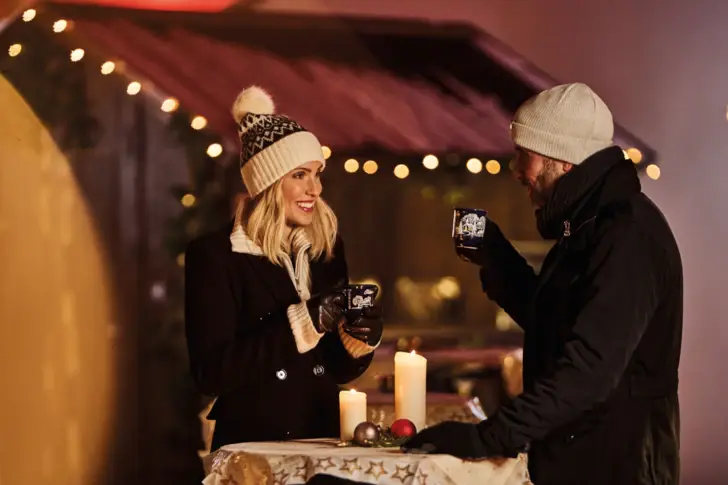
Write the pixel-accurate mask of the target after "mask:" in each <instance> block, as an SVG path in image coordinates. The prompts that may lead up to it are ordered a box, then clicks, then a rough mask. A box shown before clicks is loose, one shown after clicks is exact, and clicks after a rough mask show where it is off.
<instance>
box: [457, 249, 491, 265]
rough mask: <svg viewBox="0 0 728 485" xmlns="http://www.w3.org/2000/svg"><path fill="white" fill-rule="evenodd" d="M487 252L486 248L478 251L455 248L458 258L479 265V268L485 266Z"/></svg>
mask: <svg viewBox="0 0 728 485" xmlns="http://www.w3.org/2000/svg"><path fill="white" fill-rule="evenodd" d="M485 251H486V250H485V248H484V247H482V246H481V247H479V248H477V249H471V248H459V247H457V246H455V252H456V253H457V255H458V256H460V259H462V260H463V261H466V262H468V263H474V264H477V265H478V266H483V265H484V264H485V258H486V254H485Z"/></svg>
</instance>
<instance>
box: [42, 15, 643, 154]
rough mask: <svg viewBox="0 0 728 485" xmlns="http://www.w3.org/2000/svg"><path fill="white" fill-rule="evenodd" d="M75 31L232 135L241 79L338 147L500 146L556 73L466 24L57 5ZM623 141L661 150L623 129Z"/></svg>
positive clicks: (470, 150)
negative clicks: (517, 113) (525, 105)
mask: <svg viewBox="0 0 728 485" xmlns="http://www.w3.org/2000/svg"><path fill="white" fill-rule="evenodd" d="M53 8H54V9H58V11H59V14H60V13H62V14H63V15H64V16H66V18H72V19H73V20H75V23H76V28H75V30H74V35H79V36H81V37H83V38H84V39H85V41H86V42H87V43H88V44H89V45H93V46H95V47H96V48H98V49H99V50H100V51H101V52H103V53H104V54H106V55H108V56H109V57H110V58H118V59H121V60H124V61H125V62H126V64H127V65H128V66H129V68H130V70H131V71H132V72H134V73H135V74H137V75H139V76H141V77H142V78H146V79H148V80H150V81H151V82H153V83H154V85H155V86H156V87H157V88H159V89H160V90H161V91H162V92H164V93H166V94H168V95H170V96H174V97H176V98H178V99H179V100H180V103H181V104H182V106H183V107H184V109H186V110H187V111H189V112H191V113H196V114H202V115H204V116H205V117H207V118H208V120H209V122H210V126H211V127H212V128H213V129H215V130H217V131H218V132H220V133H221V134H223V135H225V136H226V137H230V138H235V137H236V134H235V127H234V123H233V121H232V117H231V115H230V106H231V104H232V102H233V100H234V99H235V97H236V95H237V94H238V92H239V91H240V90H241V89H242V88H243V87H245V86H248V85H251V84H258V85H260V86H263V87H264V88H265V89H267V90H268V91H270V92H271V94H273V96H274V98H275V100H276V104H277V106H278V111H280V112H284V113H286V114H289V115H290V116H292V117H294V118H295V119H296V120H297V121H299V122H300V123H301V124H303V125H304V126H306V127H307V128H308V129H309V130H311V131H313V132H314V133H316V134H317V135H318V137H319V138H320V139H321V140H322V143H324V144H326V145H329V146H330V147H332V148H333V149H334V150H336V151H337V152H338V153H341V152H342V151H361V150H363V149H366V148H369V149H373V150H381V151H387V152H395V153H430V152H432V153H445V152H459V153H463V154H465V155H468V154H473V155H476V154H477V155H492V156H499V155H505V154H508V153H510V151H511V150H512V145H511V142H510V139H509V134H508V126H509V122H510V118H511V116H512V113H513V110H514V109H515V108H516V107H517V106H518V104H520V103H521V102H522V101H524V100H525V99H526V98H527V97H529V96H531V95H532V94H534V93H535V92H537V91H539V90H541V89H544V88H546V87H549V86H551V85H553V84H555V82H554V81H553V80H552V79H550V78H548V77H546V76H544V75H543V74H542V73H540V72H538V70H536V69H535V68H533V66H531V65H530V64H528V63H527V62H525V60H524V59H522V58H520V57H518V56H517V55H516V54H515V53H513V52H510V51H508V49H507V48H505V47H504V46H503V45H502V44H500V43H499V42H497V41H495V40H494V39H492V38H490V37H488V36H487V35H485V34H483V33H482V32H479V31H477V30H475V29H473V28H471V27H469V26H466V25H462V24H430V23H423V22H414V21H406V22H404V21H396V20H386V19H361V18H341V17H322V16H310V15H281V14H269V13H259V12H255V11H251V10H229V11H226V12H221V13H209V14H200V13H195V14H189V13H175V12H148V11H139V10H126V9H111V8H101V7H88V6H85V7H79V6H70V5H54V6H53ZM616 141H617V143H618V144H620V145H621V146H622V147H623V148H628V147H637V148H639V149H640V150H641V151H642V153H643V155H644V156H645V159H646V160H647V161H649V160H651V159H653V158H654V151H653V150H652V149H650V148H649V147H648V146H646V145H645V144H644V143H642V142H640V141H639V140H638V139H636V138H635V137H633V136H632V135H630V134H629V133H627V132H626V131H625V130H623V129H620V128H618V129H617V136H616Z"/></svg>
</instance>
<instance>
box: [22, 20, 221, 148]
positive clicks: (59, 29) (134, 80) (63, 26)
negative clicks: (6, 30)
mask: <svg viewBox="0 0 728 485" xmlns="http://www.w3.org/2000/svg"><path fill="white" fill-rule="evenodd" d="M37 17H38V11H37V10H36V9H34V8H29V9H27V10H25V11H24V12H23V13H22V15H21V19H22V20H23V22H32V21H33V20H35V19H36V18H37ZM51 28H52V30H53V32H54V33H56V34H63V33H65V32H69V31H70V30H72V28H73V21H72V20H67V19H57V20H55V21H54V22H53V25H52V27H51ZM23 49H24V47H23V45H22V44H20V43H14V44H11V45H10V47H8V55H9V56H10V57H17V56H19V55H22V53H23ZM85 57H86V51H85V50H84V49H82V48H73V49H72V50H71V51H70V53H69V59H70V61H71V62H80V61H81V60H83V59H84V58H85ZM99 71H100V73H101V74H102V75H104V76H108V75H111V74H113V73H117V74H121V75H126V76H127V78H129V79H130V81H129V83H128V84H127V86H126V94H128V95H129V96H136V95H138V94H139V93H141V92H142V90H144V91H145V92H147V93H148V94H150V95H152V96H153V97H155V98H158V99H160V100H161V103H160V110H161V111H163V112H164V113H174V112H175V111H177V110H178V109H179V107H180V103H179V101H178V100H177V99H176V98H174V97H171V96H164V95H161V94H160V93H159V92H158V91H157V90H156V89H155V88H154V87H153V86H152V85H151V83H145V85H143V84H142V81H141V80H139V76H134V75H133V74H132V73H131V72H130V71H129V69H128V68H127V66H126V64H125V63H124V62H122V61H119V60H116V61H113V60H107V61H104V62H103V63H102V64H101V65H100V66H99ZM190 126H191V127H192V129H194V130H198V131H199V130H203V129H205V128H206V127H207V118H205V117H204V116H202V115H199V114H197V115H194V116H192V118H191V120H190ZM223 151H224V149H223V146H222V145H221V144H220V143H211V144H210V145H209V146H208V147H207V150H206V153H207V156H209V157H210V158H217V157H219V156H220V155H222V154H223Z"/></svg>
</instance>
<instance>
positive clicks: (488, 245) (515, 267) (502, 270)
mask: <svg viewBox="0 0 728 485" xmlns="http://www.w3.org/2000/svg"><path fill="white" fill-rule="evenodd" d="M479 259H480V261H479V263H480V266H481V269H480V281H481V283H482V285H483V291H485V293H486V294H487V295H488V297H489V298H490V299H491V300H493V301H494V302H496V303H497V304H498V305H499V306H500V307H501V308H503V310H505V311H506V313H508V315H510V316H511V318H513V320H514V321H515V322H516V323H517V324H518V325H519V326H520V327H521V328H522V329H523V330H527V329H528V327H529V326H530V324H529V319H530V315H529V310H528V309H529V305H530V302H531V298H532V296H533V294H534V292H535V290H536V284H537V276H536V273H535V272H534V271H533V268H532V267H531V266H530V265H529V264H528V263H527V262H526V259H525V258H524V257H523V256H521V255H520V254H519V253H518V251H516V248H514V247H513V245H512V244H511V243H510V241H508V239H506V237H505V236H504V235H503V233H502V232H501V230H500V228H499V227H498V225H497V224H495V223H493V222H491V221H490V220H488V222H487V224H486V228H485V241H484V247H483V249H482V250H481V255H480V258H479Z"/></svg>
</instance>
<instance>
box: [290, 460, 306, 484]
mask: <svg viewBox="0 0 728 485" xmlns="http://www.w3.org/2000/svg"><path fill="white" fill-rule="evenodd" d="M307 476H308V467H307V466H306V464H305V463H304V464H303V465H301V466H297V467H296V471H295V473H294V474H293V478H303V479H304V480H305V479H306V477H307Z"/></svg>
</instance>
